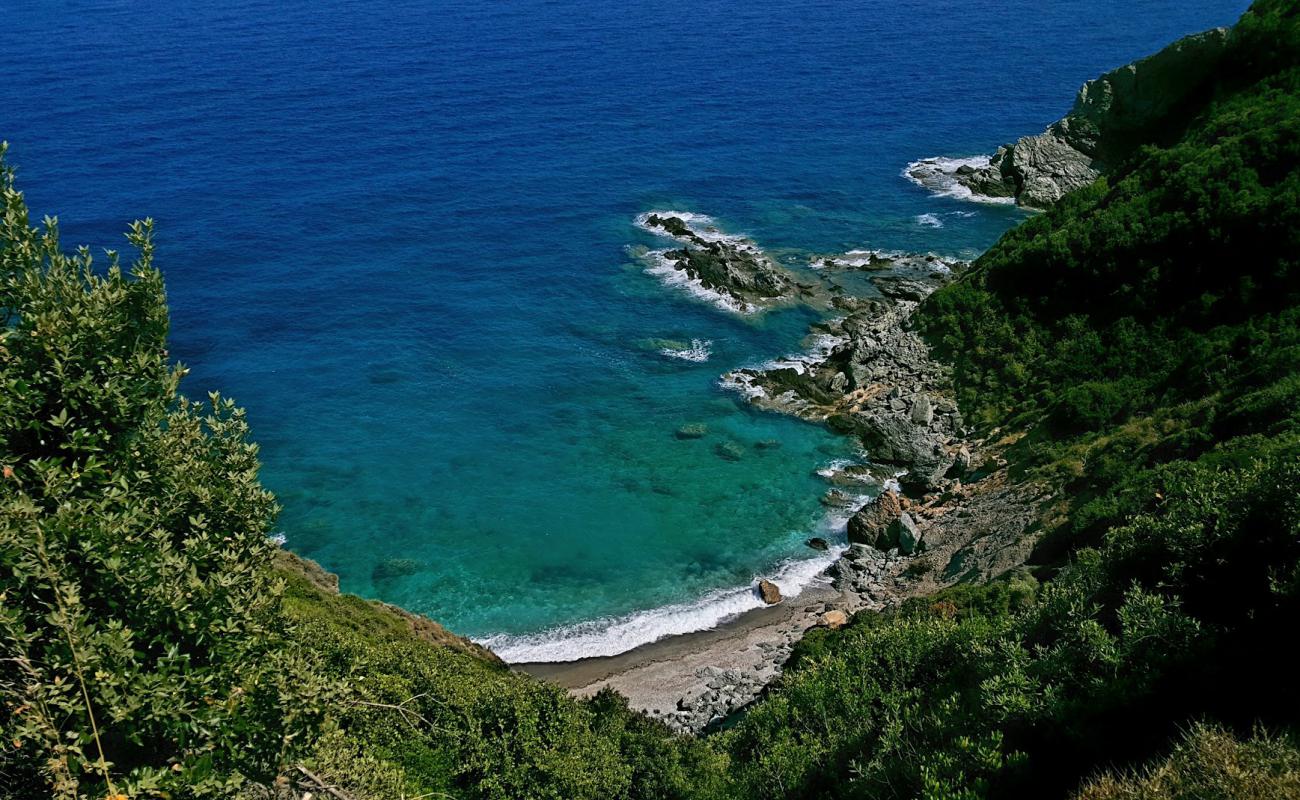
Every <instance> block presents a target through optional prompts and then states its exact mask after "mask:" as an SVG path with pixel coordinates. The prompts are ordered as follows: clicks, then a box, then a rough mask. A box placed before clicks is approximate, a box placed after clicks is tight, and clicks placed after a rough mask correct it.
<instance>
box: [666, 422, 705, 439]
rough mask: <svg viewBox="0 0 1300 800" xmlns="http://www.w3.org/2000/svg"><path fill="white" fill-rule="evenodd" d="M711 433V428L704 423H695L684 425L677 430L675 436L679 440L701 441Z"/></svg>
mask: <svg viewBox="0 0 1300 800" xmlns="http://www.w3.org/2000/svg"><path fill="white" fill-rule="evenodd" d="M708 432H709V426H708V425H705V424H704V423H703V422H693V423H691V424H689V425H683V426H682V427H680V428H678V429H677V433H676V434H674V435H675V436H676V437H677V438H678V439H701V438H703V437H704V436H705V435H706V434H707V433H708Z"/></svg>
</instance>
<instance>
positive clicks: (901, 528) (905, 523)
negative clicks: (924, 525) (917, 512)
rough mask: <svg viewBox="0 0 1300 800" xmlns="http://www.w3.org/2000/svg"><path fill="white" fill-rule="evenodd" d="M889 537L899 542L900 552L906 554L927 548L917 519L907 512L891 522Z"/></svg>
mask: <svg viewBox="0 0 1300 800" xmlns="http://www.w3.org/2000/svg"><path fill="white" fill-rule="evenodd" d="M888 537H889V539H890V541H893V542H896V543H897V546H898V552H900V553H902V554H903V555H905V556H910V555H912V554H913V553H917V552H919V551H921V550H924V549H925V543H924V542H923V541H922V539H921V531H920V529H919V528H917V527H916V520H914V519H912V515H911V514H908V513H906V512H904V513H903V514H901V515H900V516H899V517H898V519H896V520H894V521H893V522H891V523H890V524H889V531H888Z"/></svg>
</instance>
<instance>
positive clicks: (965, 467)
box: [516, 212, 1051, 732]
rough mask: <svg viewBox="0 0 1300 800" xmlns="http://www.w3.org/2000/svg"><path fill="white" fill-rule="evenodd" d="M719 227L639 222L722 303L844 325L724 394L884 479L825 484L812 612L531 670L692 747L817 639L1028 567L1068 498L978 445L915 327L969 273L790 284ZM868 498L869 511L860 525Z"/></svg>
mask: <svg viewBox="0 0 1300 800" xmlns="http://www.w3.org/2000/svg"><path fill="white" fill-rule="evenodd" d="M706 219H707V218H703V217H699V216H698V215H686V214H684V213H681V212H673V213H668V212H664V213H657V214H651V215H643V216H642V218H641V219H640V220H638V223H639V224H640V225H641V226H642V227H645V228H647V229H653V230H655V231H656V232H659V233H662V234H664V235H668V236H671V237H673V238H675V239H678V240H682V241H685V242H689V243H690V245H691V248H692V249H690V250H688V251H687V252H688V253H693V252H697V251H698V252H705V253H709V254H713V255H716V256H717V257H718V258H719V259H721V260H722V262H724V266H721V267H718V268H717V269H714V270H713V271H711V272H710V271H708V270H706V269H704V268H702V267H698V268H697V266H693V265H695V264H697V262H696V261H695V260H693V257H692V256H690V255H686V256H681V257H680V258H679V266H678V268H679V269H681V270H683V271H685V272H691V271H692V270H696V271H695V272H694V273H693V275H694V277H695V278H697V279H699V280H701V281H703V282H705V285H706V288H708V289H709V290H710V291H715V292H718V293H722V294H725V295H727V296H729V297H732V298H735V299H737V300H738V301H741V302H745V303H753V304H755V305H756V306H757V304H758V303H759V302H760V301H761V302H762V303H764V304H765V305H764V306H763V307H764V308H771V307H775V306H777V305H786V304H794V303H800V302H804V303H808V304H810V305H813V306H814V307H818V308H821V309H823V310H832V309H833V310H836V311H841V312H844V315H843V316H841V317H838V318H836V319H832V320H830V321H827V322H823V323H818V324H817V325H815V326H814V327H813V329H812V330H811V331H810V334H809V339H808V342H809V345H810V347H809V350H808V351H806V352H804V353H800V354H797V355H793V356H788V357H786V358H783V359H777V360H775V361H773V362H770V363H769V364H766V365H764V366H762V367H754V368H745V369H738V370H733V371H731V372H728V373H727V374H725V375H724V376H723V377H722V379H721V384H722V385H723V386H725V387H728V388H730V389H733V390H736V391H738V392H740V393H741V394H742V395H743V396H744V397H745V398H747V400H748V402H750V403H751V404H753V405H755V406H756V407H759V408H762V409H765V410H768V411H774V412H779V413H785V414H791V415H794V416H797V417H799V418H801V419H805V420H807V421H810V422H814V423H821V424H825V425H828V426H830V427H831V428H832V429H834V430H837V431H839V432H841V433H844V434H846V435H852V436H855V437H856V438H857V439H858V440H859V441H861V442H862V444H863V446H864V448H865V450H866V452H867V454H868V455H869V457H870V458H871V462H870V463H863V464H846V465H841V466H840V467H838V468H837V469H835V470H830V471H827V472H826V473H825V474H824V475H823V477H825V478H826V479H827V480H828V481H829V482H830V483H831V484H832V487H831V488H830V489H828V491H827V493H826V496H825V497H824V498H823V502H824V503H825V504H826V505H828V506H839V507H844V508H845V509H846V511H848V512H851V516H850V517H849V518H848V522H847V530H846V536H847V538H848V546H847V547H846V548H845V549H844V550H843V552H842V554H841V556H840V558H839V559H837V560H836V561H835V562H834V563H833V564H832V565H831V566H830V567H829V568H828V569H827V570H826V571H825V572H824V573H823V574H822V576H821V579H820V580H819V581H817V582H815V583H814V584H813V585H812V586H809V587H808V588H806V589H805V590H803V591H802V592H801V593H800V594H799V595H797V596H795V597H786V598H782V597H780V593H779V591H777V587H776V586H775V585H773V584H771V583H769V582H766V581H760V582H759V584H758V585H756V586H755V592H756V593H757V594H759V596H760V597H762V599H763V600H764V602H765V603H768V604H769V605H768V606H767V607H766V608H760V609H756V610H754V611H751V612H747V613H746V614H743V615H741V617H740V618H738V619H736V620H733V621H731V622H728V623H725V624H724V625H722V626H720V627H719V628H717V629H714V630H711V631H701V632H699V633H696V634H687V635H685V636H677V637H671V638H669V639H665V640H661V641H659V642H654V643H652V644H649V645H645V646H643V647H641V648H637V649H636V650H634V651H631V652H629V653H625V654H622V655H620V656H614V657H609V658H593V659H583V660H581V661H577V662H565V663H561V664H527V665H516V668H518V669H521V670H523V671H526V672H529V673H531V674H534V675H538V676H539V677H544V678H547V679H549V680H553V681H555V682H558V683H560V684H561V685H564V686H566V687H568V688H569V689H571V690H572V691H574V692H575V693H577V694H580V695H590V694H593V693H595V692H596V691H599V690H600V689H603V688H606V687H608V688H613V689H615V690H617V691H619V692H620V693H622V694H623V695H625V696H626V697H627V698H628V700H629V703H630V704H631V705H632V707H633V708H637V709H640V710H643V711H645V712H646V713H648V714H650V715H652V716H654V717H657V718H659V719H661V720H663V721H664V722H665V723H667V724H668V725H669V726H670V727H673V728H674V729H676V730H680V731H684V732H699V731H702V730H705V729H707V728H710V727H711V726H716V725H719V724H722V723H724V721H725V720H726V719H727V718H728V717H729V716H730V715H732V714H735V713H737V712H739V711H741V710H743V709H744V707H745V706H747V705H748V704H749V703H751V702H753V701H754V700H755V699H756V698H758V697H759V696H760V695H761V694H762V693H763V692H764V691H765V690H766V688H767V687H768V686H769V685H771V684H772V683H773V682H775V681H778V680H779V679H780V675H781V671H782V669H783V666H784V664H785V662H786V661H787V660H788V659H789V657H790V653H791V652H792V650H793V648H794V646H795V644H796V643H797V642H798V641H799V639H800V638H802V637H803V635H804V634H805V633H806V632H807V631H808V630H810V629H811V628H814V627H829V628H837V627H840V626H842V625H844V624H845V623H847V621H848V620H849V618H850V616H851V615H852V614H855V613H858V612H862V611H873V612H878V611H881V610H885V609H888V608H891V607H894V606H896V605H897V604H899V603H900V602H902V601H903V600H904V599H906V598H908V597H912V596H917V595H923V594H928V593H930V592H933V591H935V590H936V589H938V588H941V587H943V586H947V585H951V584H953V583H957V582H960V581H967V580H977V579H987V578H989V577H991V576H994V575H997V574H999V573H1001V572H1004V571H1006V570H1007V569H1010V568H1012V567H1015V566H1017V565H1019V564H1021V563H1023V562H1024V560H1025V558H1026V557H1027V555H1028V551H1029V548H1030V547H1031V546H1032V541H1033V537H1032V533H1033V532H1034V530H1035V529H1036V528H1037V527H1038V525H1039V511H1038V509H1039V508H1041V507H1043V506H1044V505H1045V504H1046V503H1047V501H1049V500H1050V499H1051V498H1050V495H1048V494H1047V493H1046V491H1045V490H1044V489H1042V488H1041V487H1038V486H1034V485H1030V484H1017V483H1014V482H1013V481H1011V480H1010V478H1009V476H1008V474H1007V465H1006V462H1005V461H1004V460H1002V459H1001V457H1000V455H999V453H1000V452H1001V451H1002V450H1004V449H1005V447H1006V446H1008V445H1009V444H1010V443H1011V442H1012V440H1010V439H1008V440H992V441H971V440H970V439H969V437H970V434H971V431H970V430H969V429H968V428H967V427H966V426H965V422H964V420H963V419H962V417H961V414H960V412H959V410H958V408H957V404H956V402H955V401H954V400H953V398H952V394H951V383H950V378H949V373H948V370H947V369H946V367H944V366H943V365H942V364H939V363H938V362H936V361H934V360H933V359H931V357H930V353H929V348H928V347H927V346H926V344H925V342H924V341H923V340H922V339H921V338H920V336H919V335H918V334H917V333H916V332H915V331H914V330H913V329H912V328H911V326H910V321H911V316H912V314H913V312H914V311H915V310H916V308H917V307H918V305H919V304H920V302H921V301H922V300H923V299H924V298H925V297H926V296H928V295H929V294H930V293H931V292H933V291H934V290H935V289H937V288H939V287H940V286H943V285H944V284H946V283H947V282H949V281H951V280H952V279H953V278H954V277H956V276H958V275H960V273H961V272H962V271H963V270H964V269H965V268H966V266H967V265H966V264H965V263H964V262H960V261H955V260H950V259H944V258H940V257H938V256H934V255H910V254H901V253H881V252H874V251H856V252H852V253H847V254H843V255H838V256H826V257H821V258H818V259H814V260H813V261H812V262H811V264H810V267H811V270H812V271H813V272H814V274H815V275H816V276H817V277H820V279H821V282H820V285H814V284H812V283H810V282H808V281H801V280H799V279H797V278H795V277H793V276H791V277H785V275H787V274H788V273H785V274H783V273H784V269H783V268H781V267H779V266H777V265H776V264H775V262H773V261H772V260H771V259H770V258H768V257H767V256H766V255H765V254H763V253H762V251H761V250H759V249H758V248H757V247H756V246H755V245H754V244H753V243H752V242H750V241H749V240H748V239H743V238H741V237H731V236H727V235H726V234H723V233H722V232H720V231H718V230H717V229H716V227H712V226H711V225H710V226H705V225H703V224H702V223H701V220H706ZM848 273H858V274H859V275H858V277H861V275H866V276H867V277H866V282H865V283H866V287H867V291H866V292H864V293H861V294H858V293H849V292H847V291H845V290H844V289H843V287H842V286H841V285H840V280H839V279H840V278H843V277H845V276H846V275H847V274H848ZM762 276H765V277H762ZM778 276H779V277H778ZM760 286H761V287H763V288H761V289H757V290H756V288H755V287H760ZM756 291H757V292H759V293H757V294H756V293H755V292H756ZM768 292H771V294H768ZM676 435H677V436H679V437H684V436H690V435H692V432H691V431H687V430H681V431H678V432H677V433H676ZM873 489H878V491H875V492H874V494H875V496H872V494H873V491H871V490H873ZM862 497H869V498H870V499H869V501H868V502H866V503H865V504H862V505H861V506H860V507H856V508H855V506H858V505H859V504H860V503H862V500H861V498H862ZM809 546H810V547H813V548H816V549H824V548H828V547H829V546H830V545H829V544H828V543H827V542H826V541H824V540H810V541H809Z"/></svg>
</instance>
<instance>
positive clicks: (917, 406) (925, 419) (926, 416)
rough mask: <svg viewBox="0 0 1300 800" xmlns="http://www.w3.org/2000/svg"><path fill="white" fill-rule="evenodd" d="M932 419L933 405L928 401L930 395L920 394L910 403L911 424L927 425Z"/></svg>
mask: <svg viewBox="0 0 1300 800" xmlns="http://www.w3.org/2000/svg"><path fill="white" fill-rule="evenodd" d="M933 421H934V405H933V404H931V402H930V395H928V394H921V395H920V396H919V397H917V398H916V400H915V401H913V403H912V424H914V425H929V424H930V423H931V422H933Z"/></svg>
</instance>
